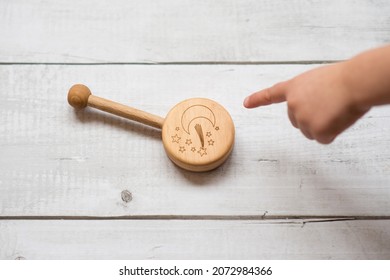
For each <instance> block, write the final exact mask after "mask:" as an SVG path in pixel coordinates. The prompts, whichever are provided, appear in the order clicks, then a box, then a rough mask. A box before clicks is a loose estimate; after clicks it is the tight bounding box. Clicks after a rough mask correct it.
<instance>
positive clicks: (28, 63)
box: [0, 60, 343, 66]
mask: <svg viewBox="0 0 390 280" xmlns="http://www.w3.org/2000/svg"><path fill="white" fill-rule="evenodd" d="M342 61H343V60H297V61H178V62H169V61H166V62H164V61H162V62H154V61H150V62H147V61H146V62H0V66H3V65H151V66H152V65H311V64H329V63H337V62H342Z"/></svg>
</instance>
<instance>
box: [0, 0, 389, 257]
mask: <svg viewBox="0 0 390 280" xmlns="http://www.w3.org/2000/svg"><path fill="white" fill-rule="evenodd" d="M389 34H390V3H389V2H388V1H382V0H381V1H366V0H346V1H336V0H331V1H295V0H294V1H280V0H276V1H274V0H262V1H254V0H242V1H238V0H222V1H208V0H200V1H195V0H185V1H176V0H167V1H152V0H146V1H125V0H118V1H108V0H102V1H98V2H96V1H92V0H85V1H63V0H53V1H48V2H45V3H43V2H41V1H38V0H32V1H27V0H15V1H11V0H6V1H0V35H1V36H0V104H1V109H0V155H1V157H0V259H23V258H26V259H78V258H81V259H126V258H131V259H138V258H150V259H153V258H154V259H159V258H163V259H168V258H171V259H175V258H178V259H180V258H187V259H191V258H200V259H202V258H205V259H217V258H222V259H229V258H242V259H249V258H260V259H261V258H275V259H306V258H308V259H316V258H319V259H389V258H390V248H389V246H388V244H390V242H389V240H390V237H389V234H388V233H389V232H390V224H389V222H388V221H389V217H390V207H389V201H390V187H389V186H390V184H389V182H390V148H389V147H390V145H389V143H390V133H389V132H390V126H389V118H390V109H389V107H388V106H383V107H378V108H374V109H372V110H371V111H370V112H368V114H367V115H366V116H364V117H363V118H362V119H361V120H360V121H359V122H357V123H356V124H355V125H354V126H353V127H351V128H350V129H348V130H347V131H346V132H345V133H344V134H343V135H341V136H340V137H339V138H338V139H337V140H336V141H335V142H334V143H332V144H331V145H328V146H324V145H319V144H317V143H315V142H311V141H308V140H307V139H305V138H304V137H303V136H302V135H301V134H300V133H299V132H298V131H297V130H296V129H295V128H293V127H292V126H291V124H290V123H289V120H288V117H287V114H286V105H285V104H278V105H274V106H270V107H263V108H259V109H256V110H246V109H244V108H243V107H242V105H241V104H242V101H243V99H244V97H245V96H247V95H248V94H249V93H251V92H254V91H256V90H259V89H261V88H264V87H267V86H270V85H272V84H274V83H276V82H279V81H282V80H285V79H289V78H291V77H293V76H294V75H297V74H299V73H301V72H303V71H306V70H308V69H312V68H313V67H317V66H319V65H321V64H323V63H327V62H330V61H335V60H342V59H346V58H349V57H351V56H353V55H354V54H356V53H358V52H360V51H362V50H364V49H367V48H371V47H374V46H378V45H381V44H385V43H389V42H390V35H389ZM75 83H83V84H86V85H88V86H89V87H90V88H91V90H92V92H93V94H96V95H97V96H104V97H105V98H107V99H110V100H115V101H118V102H119V103H122V104H130V105H131V106H135V107H137V108H142V110H144V111H146V112H152V113H153V114H156V115H157V116H166V114H167V112H169V110H170V109H171V108H172V107H173V106H175V104H178V103H180V102H181V101H183V100H186V99H189V98H193V97H203V98H208V99H212V100H214V101H216V102H218V103H219V104H221V105H222V106H223V107H224V108H225V109H226V110H227V111H228V112H229V113H230V115H231V117H232V119H233V121H234V124H235V131H236V137H235V144H234V150H233V151H232V153H231V155H230V157H229V158H228V159H227V160H226V162H225V163H224V164H222V165H221V166H220V167H219V168H218V169H216V170H214V171H212V172H206V173H193V172H188V171H184V170H182V169H180V168H178V167H176V166H175V165H174V164H173V163H172V162H171V161H170V160H169V158H168V157H167V156H166V154H165V151H164V148H163V146H162V145H161V132H160V131H159V130H157V129H154V128H149V127H146V126H144V125H141V124H137V123H134V122H132V121H127V120H124V119H121V118H117V117H115V116H110V115H109V114H106V113H103V112H102V113H101V112H97V111H96V110H93V109H88V108H87V109H86V110H84V111H79V112H74V110H73V108H71V107H70V106H69V105H68V104H67V103H66V92H67V91H68V90H69V87H70V86H71V85H73V84H75ZM195 133H196V131H195Z"/></svg>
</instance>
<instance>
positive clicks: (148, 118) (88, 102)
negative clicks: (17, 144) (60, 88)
mask: <svg viewBox="0 0 390 280" xmlns="http://www.w3.org/2000/svg"><path fill="white" fill-rule="evenodd" d="M68 102H69V104H70V105H71V106H73V107H74V108H76V109H83V108H85V107H87V106H90V107H93V108H96V109H99V110H102V111H105V112H108V113H111V114H114V115H117V116H120V117H123V118H126V119H129V120H133V121H136V122H140V123H143V124H146V125H149V126H152V127H155V128H159V129H161V128H162V126H163V124H164V119H163V118H162V117H159V116H156V115H153V114H150V113H147V112H144V111H142V110H138V109H135V108H132V107H129V106H125V105H122V104H120V103H117V102H114V101H111V100H108V99H104V98H101V97H98V96H95V95H92V94H91V91H90V90H89V88H88V87H87V86H85V85H81V84H77V85H74V86H72V87H71V88H70V90H69V93H68Z"/></svg>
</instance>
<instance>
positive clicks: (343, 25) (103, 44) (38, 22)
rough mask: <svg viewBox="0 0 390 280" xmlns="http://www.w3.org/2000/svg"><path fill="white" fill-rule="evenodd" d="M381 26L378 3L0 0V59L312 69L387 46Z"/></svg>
mask: <svg viewBox="0 0 390 280" xmlns="http://www.w3.org/2000/svg"><path fill="white" fill-rule="evenodd" d="M389 21H390V7H389V5H388V1H387V0H378V1H368V0H343V1H339V0H329V1H300V0H292V1H283V0H260V1H258V0H219V1H209V0H184V1H183V0H157V1H156V0H143V1H128V0H115V1H114V2H112V1H111V0H100V1H99V3H98V4H97V3H96V1H94V0H84V1H71V3H69V1H66V0H52V1H47V2H45V3H44V4H42V2H41V1H40V0H5V1H0V27H1V29H0V32H1V36H0V61H6V62H19V63H26V62H32V63H36V62H52V63H81V62H87V63H106V62H117V63H124V62H125V63H126V62H137V63H161V62H166V63H177V62H190V63H191V62H210V63H215V62H222V63H224V62H229V61H233V62H256V61H263V62H278V61H283V62H286V61H287V62H288V61H295V62H297V61H318V62H321V61H324V60H325V61H328V60H340V59H346V58H348V57H351V56H352V55H354V54H356V53H358V52H360V51H363V50H365V49H367V48H372V47H375V46H377V45H381V44H384V43H389V42H390V41H389V33H390V28H389V24H388V23H389ZM72 84H73V83H72Z"/></svg>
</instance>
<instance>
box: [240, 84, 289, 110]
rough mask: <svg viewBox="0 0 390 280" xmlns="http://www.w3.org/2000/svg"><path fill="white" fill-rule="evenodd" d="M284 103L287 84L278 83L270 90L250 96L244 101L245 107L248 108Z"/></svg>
mask: <svg viewBox="0 0 390 280" xmlns="http://www.w3.org/2000/svg"><path fill="white" fill-rule="evenodd" d="M283 101H286V82H282V83H278V84H276V85H274V86H272V87H270V88H266V89H263V90H261V91H258V92H255V93H253V94H251V95H249V96H248V97H247V98H245V100H244V106H245V107H246V108H254V107H258V106H264V105H270V104H273V103H280V102H283Z"/></svg>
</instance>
